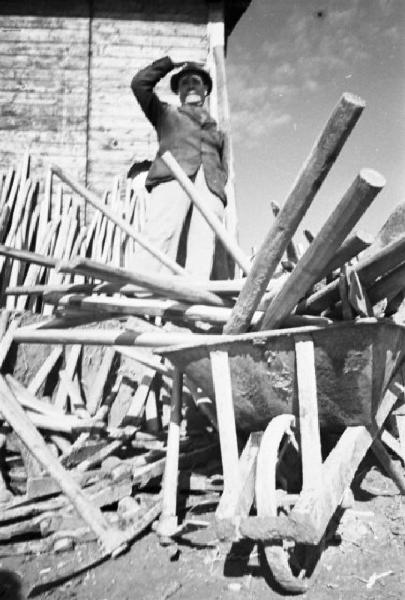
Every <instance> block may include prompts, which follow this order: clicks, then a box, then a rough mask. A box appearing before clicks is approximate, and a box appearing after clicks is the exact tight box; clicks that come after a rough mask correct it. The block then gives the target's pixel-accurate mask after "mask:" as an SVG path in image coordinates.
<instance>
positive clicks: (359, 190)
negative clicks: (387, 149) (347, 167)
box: [261, 169, 385, 329]
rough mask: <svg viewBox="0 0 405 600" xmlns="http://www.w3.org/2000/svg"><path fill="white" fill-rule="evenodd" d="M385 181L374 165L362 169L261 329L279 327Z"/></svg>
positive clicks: (296, 269) (267, 314) (282, 290)
mask: <svg viewBox="0 0 405 600" xmlns="http://www.w3.org/2000/svg"><path fill="white" fill-rule="evenodd" d="M384 185H385V179H384V177H382V175H380V174H379V173H377V172H376V171H373V170H371V169H362V171H361V172H360V174H359V175H358V176H357V178H356V179H355V180H354V182H353V184H352V185H351V186H350V188H349V189H348V190H347V192H346V194H345V195H344V196H343V198H342V200H341V201H340V202H339V204H338V205H337V207H336V208H335V210H334V211H333V213H332V214H331V215H330V217H329V218H328V219H327V221H326V223H325V224H324V226H323V227H322V229H321V231H320V232H319V233H318V235H317V236H316V238H315V239H314V241H313V242H312V244H311V245H310V246H309V248H308V250H307V251H306V252H305V254H304V256H303V257H302V258H301V259H300V261H299V262H298V264H297V266H296V267H295V269H294V271H293V272H292V273H291V275H290V277H289V278H288V280H287V281H286V283H285V285H284V286H283V287H282V289H281V290H280V292H279V293H278V294H277V295H276V297H275V298H274V300H273V301H272V302H271V303H270V306H269V307H268V309H267V311H266V314H265V316H264V319H263V323H262V325H261V328H262V329H273V328H275V327H278V326H279V325H280V324H281V323H282V322H283V319H284V318H285V317H286V316H287V315H289V314H290V312H291V311H292V310H293V308H294V307H295V305H296V304H297V302H298V301H299V300H300V299H301V298H302V297H303V296H304V295H305V293H306V292H307V291H308V289H310V287H311V286H312V285H313V284H314V283H316V281H318V280H319V276H320V275H321V274H322V273H323V272H324V271H325V266H326V265H327V264H328V263H329V262H330V261H331V260H332V258H333V256H334V254H335V252H336V250H337V249H338V248H339V246H340V245H341V244H342V242H343V241H344V239H345V238H346V237H347V234H348V233H349V232H350V231H351V229H352V228H353V226H354V225H355V224H356V223H357V222H358V220H359V219H360V217H361V216H362V215H363V214H364V212H365V211H366V210H367V208H368V207H369V206H370V204H371V202H372V201H373V200H374V198H375V197H376V196H377V194H378V193H379V192H380V191H381V189H382V188H383V187H384Z"/></svg>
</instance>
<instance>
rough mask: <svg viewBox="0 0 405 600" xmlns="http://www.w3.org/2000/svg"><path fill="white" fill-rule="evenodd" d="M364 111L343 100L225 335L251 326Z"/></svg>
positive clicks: (347, 97)
mask: <svg viewBox="0 0 405 600" xmlns="http://www.w3.org/2000/svg"><path fill="white" fill-rule="evenodd" d="M363 108H364V102H363V100H361V99H360V98H357V97H355V96H352V95H351V94H344V95H343V96H342V98H341V99H340V101H339V103H338V105H337V107H336V108H335V110H334V111H333V113H332V115H331V117H330V119H329V120H328V122H327V124H326V126H325V128H324V130H323V131H322V133H321V135H320V137H319V138H318V140H317V141H316V143H315V146H314V147H313V149H312V151H311V153H310V155H309V157H308V158H307V160H306V162H305V163H304V165H303V167H302V169H301V171H300V173H299V174H298V177H297V179H296V181H295V183H294V185H293V187H292V189H291V191H290V193H289V194H288V197H287V199H286V201H285V203H284V205H283V207H282V209H281V211H280V214H279V215H278V218H277V219H276V222H275V223H274V225H273V227H271V229H270V231H269V233H268V234H267V236H266V238H265V240H264V242H263V244H262V246H261V248H260V249H259V251H258V253H257V255H256V257H255V260H254V262H253V264H252V267H251V270H250V272H249V275H248V278H247V282H246V284H245V287H244V288H243V290H242V291H241V293H240V295H239V298H238V300H237V302H236V304H235V306H234V309H233V312H232V315H231V317H230V319H229V321H228V323H227V324H226V326H225V328H224V333H230V334H232V333H242V332H244V331H246V330H247V328H248V327H249V324H250V321H251V318H252V316H253V314H254V312H255V310H256V309H257V306H258V304H259V302H260V299H261V298H262V296H263V293H264V291H265V289H266V287H267V285H268V283H269V281H270V279H271V277H272V275H273V273H274V272H275V270H276V267H277V265H278V264H279V262H280V260H281V257H282V255H283V253H284V251H285V249H286V247H287V244H288V242H289V241H290V240H291V239H292V237H293V235H294V233H295V232H296V230H297V228H298V225H299V224H300V222H301V220H302V218H303V216H304V214H305V213H306V211H307V210H308V208H309V206H310V205H311V202H312V201H313V199H314V197H315V194H316V192H317V191H318V189H319V188H320V186H321V184H322V182H323V181H324V179H325V177H326V175H327V174H328V172H329V170H330V168H331V166H332V165H333V163H334V161H335V160H336V158H337V156H338V154H339V152H340V150H341V148H342V147H343V144H344V143H345V141H346V140H347V138H348V136H349V134H350V132H351V131H352V129H353V127H354V125H355V124H356V122H357V120H358V118H359V117H360V114H361V112H362V110H363ZM305 312H307V311H305Z"/></svg>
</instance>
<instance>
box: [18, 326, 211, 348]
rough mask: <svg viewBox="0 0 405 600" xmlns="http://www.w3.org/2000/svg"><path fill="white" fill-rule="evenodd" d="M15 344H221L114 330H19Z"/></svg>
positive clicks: (194, 337) (189, 335)
mask: <svg viewBox="0 0 405 600" xmlns="http://www.w3.org/2000/svg"><path fill="white" fill-rule="evenodd" d="M13 340H14V342H17V343H33V344H86V345H91V346H97V345H102V346H145V347H151V348H154V347H156V348H158V347H160V346H174V345H176V344H193V343H196V344H197V343H201V344H204V343H205V342H207V341H213V342H215V341H218V342H219V341H223V337H222V336H220V335H194V334H192V333H174V332H173V333H166V332H162V333H155V332H153V333H152V332H151V333H147V332H145V333H137V332H135V331H128V330H127V329H126V330H117V329H72V330H68V329H42V330H41V329H33V328H31V327H20V329H18V330H17V331H16V332H15V333H14V337H13Z"/></svg>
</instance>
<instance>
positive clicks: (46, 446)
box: [0, 94, 405, 555]
mask: <svg viewBox="0 0 405 600" xmlns="http://www.w3.org/2000/svg"><path fill="white" fill-rule="evenodd" d="M363 108H364V103H363V102H362V101H361V100H360V99H359V98H356V97H354V96H351V95H349V94H345V95H343V96H342V98H341V100H340V102H339V103H338V105H337V107H336V108H335V110H334V112H333V113H332V115H331V117H330V119H329V121H328V122H327V124H326V126H325V128H324V130H323V131H322V132H321V135H320V137H319V138H318V140H317V142H316V143H315V145H314V147H313V149H312V150H311V153H310V155H309V157H308V159H307V160H306V161H305V163H304V165H303V167H302V169H301V171H300V173H299V175H298V177H297V179H296V181H295V183H294V185H293V187H292V189H291V192H290V194H289V195H288V198H287V199H286V201H285V202H284V204H283V206H282V207H281V209H278V208H277V207H274V212H276V213H277V217H276V219H275V221H274V224H273V225H272V227H271V228H270V231H269V233H268V235H267V236H266V238H265V240H264V242H263V244H262V246H261V247H260V249H259V250H258V252H257V255H256V257H255V259H254V261H253V262H252V263H251V262H250V261H249V260H248V259H247V257H246V256H245V255H244V253H243V252H242V250H241V249H240V248H239V247H238V245H237V243H236V242H235V240H234V239H232V238H231V237H230V236H229V234H228V232H227V231H226V229H225V228H224V227H223V225H222V224H221V223H219V222H218V221H217V220H216V219H215V217H213V216H212V215H210V214H207V212H206V210H205V209H204V206H203V202H202V201H201V199H200V198H199V196H198V194H197V193H196V191H195V189H194V187H193V185H192V184H191V182H190V181H189V180H188V179H187V177H185V175H184V173H182V171H181V169H180V168H179V166H178V165H177V163H176V161H175V160H174V159H173V157H172V156H171V155H170V154H169V153H166V154H165V155H163V157H162V158H163V160H165V161H166V163H167V164H168V166H169V168H171V170H172V172H173V175H174V176H175V177H176V178H177V179H178V181H179V183H180V185H182V187H183V188H184V189H185V190H186V192H187V193H188V194H189V195H190V197H191V199H192V201H193V203H194V205H195V206H196V208H197V209H198V210H200V211H201V212H202V213H203V214H204V216H205V218H206V219H207V221H208V222H209V223H210V225H211V227H212V228H213V229H214V230H215V232H216V234H217V236H218V238H219V239H220V241H221V242H222V244H223V245H224V246H225V248H226V250H227V252H228V253H229V254H230V255H231V257H232V258H233V259H234V261H235V263H236V264H237V265H238V267H239V268H240V269H241V270H242V271H243V273H244V274H245V276H243V277H240V278H239V279H234V280H226V281H205V282H202V281H195V280H193V279H192V278H191V277H190V276H189V275H188V274H187V273H186V272H185V271H184V269H183V268H181V267H180V266H179V265H177V264H176V263H173V261H171V260H170V259H169V258H168V257H166V256H165V255H163V254H162V253H161V252H160V251H159V250H158V249H156V248H153V247H151V246H150V244H149V243H148V241H147V240H145V239H143V237H142V235H141V234H140V233H139V228H138V227H135V226H134V221H136V219H135V215H136V214H138V213H137V210H138V211H139V208H137V205H136V201H135V200H134V199H133V197H132V195H131V193H127V196H126V201H125V202H124V207H123V208H122V210H121V209H119V210H116V208H115V206H116V204H115V203H116V202H118V196H119V193H118V190H117V188H116V192H115V197H114V198H115V199H113V204H114V209H112V208H111V205H106V204H105V202H103V201H102V200H100V199H98V198H97V196H96V195H95V194H93V193H92V192H90V191H89V190H87V189H86V188H84V187H83V186H82V185H80V184H79V183H77V182H75V181H74V180H72V179H71V178H70V177H69V176H68V175H67V174H66V173H64V172H63V171H62V170H61V169H59V168H58V167H53V168H52V177H54V178H55V179H56V178H59V179H60V180H61V181H63V182H64V184H65V186H66V185H68V186H69V187H70V188H71V191H72V193H73V192H74V193H75V194H76V195H78V196H80V198H81V199H84V200H85V201H86V203H87V205H88V204H90V205H91V206H92V207H93V208H95V209H96V212H95V214H94V217H93V220H92V221H91V222H90V224H89V225H85V223H84V222H83V221H82V220H81V214H82V207H81V206H80V204H79V201H78V199H77V196H72V199H71V198H70V195H69V194H66V191H65V189H64V191H63V192H59V196H58V201H57V203H56V208H54V204H53V201H52V202H51V195H50V192H49V189H50V185H51V182H50V180H47V184H46V185H45V186H44V190H45V192H44V194H45V196H44V198H43V199H42V200H41V201H40V200H39V194H34V193H33V194H32V195H30V193H29V190H30V189H32V184H30V185H28V183H27V182H28V181H30V180H29V177H28V174H27V169H26V166H24V167H23V168H22V169H21V170H20V176H19V177H16V179H15V180H14V182H13V183H12V182H11V179H12V178H9V179H7V178H6V179H4V178H3V184H2V185H3V187H2V196H1V199H2V207H3V209H2V210H3V212H4V214H5V215H6V216H5V217H4V221H7V227H2V229H1V231H2V232H3V231H8V233H7V234H2V240H3V242H4V244H3V245H1V246H0V254H1V255H2V256H3V257H4V258H3V265H2V266H3V298H4V299H5V306H6V307H7V308H8V309H17V311H16V312H13V313H12V314H11V316H10V313H8V312H3V321H2V327H3V337H2V341H1V345H0V358H1V364H2V365H3V375H2V376H1V378H0V389H1V394H0V412H1V413H2V415H3V419H4V421H3V438H2V440H3V455H2V456H3V460H2V473H3V481H2V482H1V486H2V495H3V500H4V504H3V506H2V508H1V510H0V519H1V524H0V525H1V526H0V541H1V540H3V541H6V542H7V543H9V542H12V541H14V540H15V538H16V537H20V536H21V535H25V536H27V535H33V536H35V538H36V539H35V540H31V541H28V542H27V541H26V542H24V544H25V545H24V546H21V545H20V546H18V548H20V549H22V551H30V549H32V548H35V551H38V548H42V549H44V548H45V549H48V548H63V547H65V545H68V546H70V544H72V543H73V542H72V540H73V541H74V542H78V541H80V540H83V539H85V540H86V539H89V537H92V536H93V537H94V536H95V537H96V538H97V539H98V540H99V541H100V542H101V545H102V548H103V552H104V553H106V554H107V555H109V554H113V555H114V554H116V553H117V552H119V551H120V550H122V548H123V547H125V546H126V545H127V544H128V543H129V542H130V541H131V540H132V539H133V538H134V537H135V536H136V535H137V534H138V533H139V531H141V530H142V529H143V528H144V527H146V526H147V525H148V524H150V523H151V521H153V520H154V519H155V518H157V516H158V514H159V512H160V510H161V498H160V496H159V495H158V496H156V497H153V498H154V499H153V501H152V502H151V503H148V502H147V501H146V500H145V496H143V495H142V494H141V493H140V490H141V488H142V486H145V485H146V484H147V483H148V482H149V481H151V480H155V479H156V477H160V476H161V475H162V473H163V467H164V462H165V459H164V456H165V433H166V429H167V426H168V424H169V420H170V414H169V410H170V409H169V396H170V393H171V390H172V388H174V387H175V386H174V385H173V381H174V379H175V378H176V377H177V374H176V373H177V371H176V369H173V367H172V366H171V365H170V363H168V362H167V361H165V362H163V361H162V360H161V359H160V358H159V357H158V356H157V355H156V354H153V353H152V351H151V349H153V348H163V347H168V346H173V345H176V344H188V345H190V344H194V343H195V344H197V343H204V341H206V340H207V339H209V340H212V339H215V337H214V336H219V337H220V339H224V338H223V337H222V336H223V335H233V334H239V333H243V332H246V331H258V330H263V329H265V330H268V329H276V328H285V327H307V326H310V327H328V326H329V325H331V324H333V323H335V322H337V321H341V320H350V319H355V318H356V317H358V316H360V317H374V316H377V317H383V316H385V315H391V314H393V313H396V309H397V308H398V306H400V303H401V301H402V290H403V289H404V287H405V278H404V277H405V234H404V233H398V232H395V234H393V235H390V231H391V229H390V227H391V226H390V225H389V226H388V229H387V228H385V229H384V228H383V230H382V234H381V235H379V236H377V238H376V240H375V241H372V240H371V239H370V236H368V235H365V234H363V233H361V232H357V233H352V231H353V229H354V228H355V226H356V224H357V222H358V221H359V219H360V218H361V216H362V215H363V214H364V212H365V211H366V209H367V208H368V206H369V205H370V204H371V202H372V201H373V200H374V198H375V197H376V195H377V194H378V192H379V191H380V190H381V189H382V188H383V186H384V183H385V182H384V178H383V177H382V176H381V175H380V174H378V173H377V172H375V171H372V170H370V169H364V170H362V171H361V172H360V174H359V175H358V176H357V177H356V178H355V180H354V182H353V183H352V184H351V185H350V187H349V188H348V190H347V192H346V193H345V195H344V197H343V198H342V200H341V201H340V202H339V203H338V205H337V207H336V209H335V210H334V211H333V213H332V214H331V215H330V216H329V217H328V219H327V220H326V222H325V225H324V226H323V227H322V229H321V231H320V232H319V233H318V235H316V236H315V237H313V236H312V235H311V234H309V233H307V234H306V238H307V241H308V247H307V249H306V251H305V253H303V254H302V255H300V253H299V252H298V250H297V246H296V245H295V243H294V240H293V237H294V235H295V233H296V231H297V228H298V226H299V225H300V223H301V221H302V218H303V216H304V214H305V213H306V211H307V209H308V207H309V206H310V204H311V202H312V200H313V199H314V197H315V195H316V192H317V191H318V189H319V187H320V185H321V184H322V182H323V180H324V179H325V177H326V175H327V173H328V171H329V169H330V168H331V166H332V164H333V163H334V161H335V159H336V158H337V156H338V154H339V152H340V150H341V148H342V146H343V145H344V143H345V141H346V139H347V137H348V136H349V134H350V132H351V131H352V129H353V127H354V125H355V124H356V122H357V120H358V118H359V116H360V114H361V112H362V110H363ZM60 189H61V188H60ZM24 190H28V192H27V191H24ZM27 198H29V201H28V200H27ZM34 200H35V201H34ZM35 202H37V204H35ZM26 211H29V215H30V216H29V217H28V216H27V214H26ZM1 218H2V219H3V216H2V217H1ZM2 222H3V221H2ZM66 223H68V224H66ZM51 232H52V233H51ZM134 243H135V246H134V245H133V244H134ZM136 243H139V244H141V245H142V246H144V247H145V248H147V249H148V250H149V251H150V252H151V253H152V254H153V255H154V256H155V257H156V258H157V259H158V260H160V261H161V262H162V263H163V264H164V265H165V267H166V268H167V269H169V270H170V271H172V274H168V275H155V274H153V273H143V272H142V270H141V268H139V266H138V269H139V270H134V266H137V265H136ZM26 309H31V310H34V311H36V312H42V316H41V317H38V320H37V322H36V323H34V324H26V323H25V324H22V323H21V316H20V315H19V312H21V311H24V310H26ZM9 318H11V320H10V322H8V320H9ZM111 319H114V321H113V322H111V321H110V322H108V320H111ZM104 321H105V323H103V324H102V325H101V322H104ZM30 345H32V346H31V351H30V352H29V353H28V354H24V352H28V350H27V348H30ZM90 346H96V347H98V348H99V349H100V350H99V352H100V355H99V356H98V358H97V360H93V363H95V364H96V366H94V364H93V365H91V361H92V356H93V355H92V352H95V350H91V348H90ZM16 347H17V349H16ZM41 348H42V349H46V350H45V351H44V350H42V355H41ZM13 353H14V355H13ZM27 357H29V358H28V362H30V361H31V360H32V361H34V357H35V361H36V365H37V367H36V369H35V368H34V371H33V370H32V368H31V377H30V378H28V377H27V376H26V374H22V373H21V370H22V368H21V364H24V362H25V363H27ZM89 357H90V358H89ZM93 358H94V356H93ZM13 359H14V363H13ZM35 361H34V362H35ZM86 361H87V363H86ZM97 361H98V362H97ZM10 364H11V366H10ZM89 364H90V374H89V373H88V372H87V373H86V368H88V366H89ZM83 365H84V366H83ZM86 365H87V366H86ZM117 365H118V366H117ZM134 365H137V368H135V367H134ZM32 366H33V365H31V367H32ZM184 386H185V388H186V389H187V390H188V392H189V394H190V396H191V397H192V398H193V400H194V401H195V403H196V404H197V406H199V407H201V408H204V407H205V408H206V406H207V402H206V401H207V399H206V398H204V391H203V390H201V389H199V388H198V387H197V385H196V383H195V382H193V381H191V380H188V379H187V378H185V381H184ZM189 406H191V404H190V405H189ZM190 410H191V409H190ZM206 414H207V415H208V417H209V418H210V419H211V421H210V423H211V425H212V426H214V427H215V415H214V414H212V413H210V412H208V411H206ZM210 432H211V429H210V427H203V435H202V436H200V438H198V437H197V438H196V437H195V436H192V437H191V438H190V437H187V435H186V434H184V436H183V440H182V444H183V448H182V452H181V455H180V469H189V468H191V467H192V466H193V465H194V464H196V463H198V461H200V462H202V463H205V464H206V463H207V460H208V458H209V457H211V456H213V449H214V447H215V439H214V440H213V438H212V434H211V433H210ZM183 433H184V432H183ZM21 443H23V444H24V445H25V447H28V449H29V450H30V453H31V455H32V456H33V457H34V458H32V457H30V456H29V455H28V454H27V452H26V450H25V448H24V447H23V446H22V445H21ZM199 445H200V447H198V446H199ZM190 446H191V447H190ZM183 450H184V451H183ZM45 472H46V473H47V474H45ZM212 487H213V484H212V481H211V480H209V479H204V481H203V482H202V483H201V485H200V489H212ZM214 487H215V486H214ZM83 489H84V490H85V492H83ZM58 490H62V491H63V493H64V496H62V495H60V494H59V495H58V493H57V492H58ZM20 494H22V495H20ZM43 496H46V499H41V498H42V497H43ZM137 499H138V501H140V502H141V503H140V504H139V502H138V501H137ZM145 502H146V504H145ZM149 502H150V497H149ZM72 505H73V507H74V508H75V509H76V513H74V512H71V509H72ZM116 506H118V509H116ZM102 507H110V508H111V507H114V510H113V511H111V510H108V511H104V512H101V511H100V510H99V508H102ZM38 535H40V536H43V539H42V540H40V541H38V539H37V538H38ZM55 544H56V545H55ZM3 548H4V546H3ZM3 548H2V549H3ZM13 548H14V549H15V548H17V546H16V545H15V544H14V545H13Z"/></svg>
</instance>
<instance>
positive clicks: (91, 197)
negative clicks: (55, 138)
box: [51, 165, 186, 275]
mask: <svg viewBox="0 0 405 600" xmlns="http://www.w3.org/2000/svg"><path fill="white" fill-rule="evenodd" d="M51 169H52V172H53V173H55V174H56V175H57V176H58V177H59V178H60V179H61V180H62V181H64V182H65V183H67V184H68V185H70V187H71V188H72V189H73V190H74V191H75V192H76V193H77V194H79V196H81V197H82V198H84V199H85V200H86V201H87V202H88V203H89V204H91V206H93V207H94V208H96V209H97V210H99V211H100V212H101V213H102V214H103V215H104V216H105V217H106V218H107V219H109V220H110V221H112V222H113V223H115V225H117V227H119V228H120V229H121V230H122V231H124V232H125V233H126V234H127V235H128V236H129V237H130V238H131V239H133V240H135V241H136V242H138V244H140V245H141V246H142V247H143V248H145V250H147V251H148V252H149V253H150V254H152V255H153V256H154V257H155V258H157V259H158V260H159V261H160V262H161V263H162V264H163V265H165V266H166V267H167V268H168V269H170V270H171V271H172V272H173V273H176V274H177V275H183V274H185V273H186V272H185V270H184V269H183V268H182V267H180V265H178V264H177V263H176V262H174V261H173V260H171V259H169V258H168V257H167V256H166V255H165V254H163V252H161V251H160V250H159V249H158V248H154V247H153V246H152V244H150V243H149V242H148V240H147V239H145V238H144V237H143V235H142V234H140V233H139V232H137V231H136V229H135V227H131V225H129V223H127V222H126V221H124V219H122V218H121V217H120V216H118V214H115V213H114V212H113V211H112V210H110V209H109V208H108V207H107V206H106V205H105V204H103V202H102V201H101V200H100V199H99V198H98V197H97V196H96V194H94V193H93V192H91V191H90V190H88V189H87V188H85V187H84V186H83V185H81V184H80V183H78V182H77V181H75V180H74V179H73V178H72V177H70V176H69V175H67V173H65V172H64V171H63V170H62V169H61V168H60V167H58V166H56V165H52V167H51Z"/></svg>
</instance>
